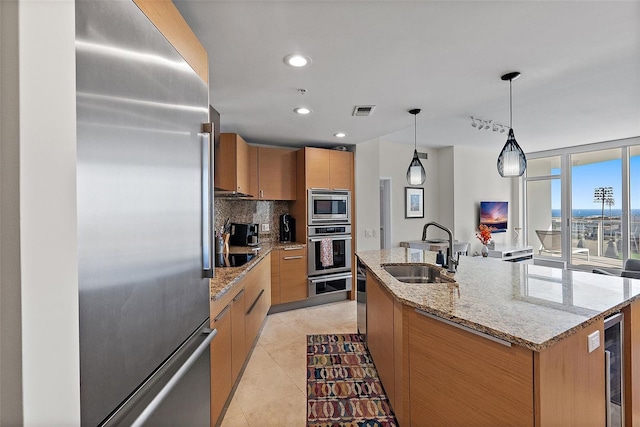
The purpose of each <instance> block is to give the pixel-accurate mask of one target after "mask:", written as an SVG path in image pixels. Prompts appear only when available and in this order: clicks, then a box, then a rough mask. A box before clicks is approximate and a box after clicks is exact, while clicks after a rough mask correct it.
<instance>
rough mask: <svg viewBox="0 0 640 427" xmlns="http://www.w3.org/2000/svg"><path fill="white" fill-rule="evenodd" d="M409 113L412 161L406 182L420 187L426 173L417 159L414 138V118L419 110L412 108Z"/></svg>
mask: <svg viewBox="0 0 640 427" xmlns="http://www.w3.org/2000/svg"><path fill="white" fill-rule="evenodd" d="M409 113H410V114H413V159H411V163H410V164H409V169H407V182H408V183H409V185H422V184H424V181H425V180H426V179H427V173H426V172H425V171H424V167H423V166H422V163H421V162H420V159H419V158H418V140H417V137H416V133H417V131H416V129H417V127H418V125H417V118H416V116H417V115H418V114H420V109H419V108H414V109H413V110H409Z"/></svg>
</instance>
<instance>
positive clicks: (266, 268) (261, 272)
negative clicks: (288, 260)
mask: <svg viewBox="0 0 640 427" xmlns="http://www.w3.org/2000/svg"><path fill="white" fill-rule="evenodd" d="M245 281H246V283H247V285H246V286H245V299H244V309H245V317H244V321H245V325H244V331H245V346H246V348H247V349H250V348H251V347H252V346H253V343H254V341H255V339H256V337H257V336H258V333H259V332H260V328H261V327H262V323H263V322H264V318H265V317H266V316H267V312H268V311H269V308H270V307H271V259H270V258H268V259H267V258H265V259H264V260H262V261H261V262H260V264H258V265H257V266H255V267H254V268H253V269H252V270H251V271H249V272H248V273H247V275H246V277H245Z"/></svg>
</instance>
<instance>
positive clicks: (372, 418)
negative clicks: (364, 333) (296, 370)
mask: <svg viewBox="0 0 640 427" xmlns="http://www.w3.org/2000/svg"><path fill="white" fill-rule="evenodd" d="M397 425H398V422H397V421H396V419H395V417H394V415H393V411H392V410H391V407H390V405H389V400H388V399H387V396H386V394H385V393H384V389H383V388H382V384H381V383H380V379H379V378H378V373H377V372H376V368H375V367H374V365H373V360H372V359H371V356H370V355H369V352H368V351H367V349H366V347H365V345H364V343H363V342H362V339H361V337H360V335H358V334H344V335H307V426H308V427H396V426H397Z"/></svg>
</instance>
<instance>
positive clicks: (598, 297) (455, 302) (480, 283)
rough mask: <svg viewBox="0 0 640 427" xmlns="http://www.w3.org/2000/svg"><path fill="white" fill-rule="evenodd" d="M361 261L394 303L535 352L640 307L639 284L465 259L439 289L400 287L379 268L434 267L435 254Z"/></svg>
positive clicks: (398, 252) (373, 254)
mask: <svg viewBox="0 0 640 427" xmlns="http://www.w3.org/2000/svg"><path fill="white" fill-rule="evenodd" d="M356 255H357V256H358V258H360V260H361V261H362V262H364V263H365V265H366V266H367V267H368V268H369V270H371V272H372V273H373V275H374V276H376V277H377V278H378V279H379V280H380V282H381V283H383V284H384V286H385V287H386V288H387V289H388V290H389V291H390V292H391V294H392V295H393V296H394V298H395V299H397V300H399V301H402V302H403V303H405V304H407V305H410V306H413V307H416V308H418V309H420V310H423V311H425V312H428V313H431V314H433V315H436V316H438V317H441V318H443V319H447V320H450V321H453V322H455V323H458V324H460V325H464V326H467V327H469V328H472V329H474V330H477V331H480V332H484V333H486V334H489V335H492V336H494V337H496V338H500V339H503V340H505V341H509V342H511V343H513V344H518V345H521V346H523V347H526V348H529V349H531V350H534V351H541V350H544V349H545V348H547V347H550V346H551V345H552V344H554V343H555V342H556V341H559V340H561V339H562V338H564V337H566V336H568V335H571V334H572V333H574V332H576V331H578V330H580V329H582V328H584V327H587V326H588V325H590V324H592V323H593V322H594V321H596V320H598V319H602V318H603V317H606V316H608V315H609V314H612V313H614V312H617V311H619V310H620V309H621V308H622V307H624V306H626V305H628V304H630V303H631V302H632V301H634V300H636V299H640V280H634V279H626V278H621V277H614V276H603V275H599V274H592V273H588V272H582V271H572V270H561V269H557V268H551V267H543V266H538V265H532V264H525V263H511V262H506V261H502V260H499V259H494V258H482V257H466V256H462V257H460V265H459V267H458V271H457V272H456V273H455V274H454V275H450V274H447V273H446V272H445V271H444V270H443V273H442V274H443V276H445V277H444V279H445V280H443V281H442V283H429V284H410V283H402V282H400V281H398V280H396V279H395V278H394V277H393V276H391V275H390V274H389V273H388V272H387V271H386V270H385V269H384V268H382V265H387V264H407V263H408V264H431V265H435V258H436V252H430V251H423V250H419V249H409V248H394V249H386V250H375V251H358V252H357V253H356ZM447 278H448V279H452V280H454V282H446V279H447Z"/></svg>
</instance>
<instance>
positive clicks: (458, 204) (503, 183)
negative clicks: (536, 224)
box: [453, 147, 520, 253]
mask: <svg viewBox="0 0 640 427" xmlns="http://www.w3.org/2000/svg"><path fill="white" fill-rule="evenodd" d="M453 152H454V165H453V168H454V170H455V171H456V175H455V180H454V211H455V225H454V229H455V237H456V239H458V240H460V241H467V242H469V243H471V246H470V253H473V252H480V249H481V247H482V245H481V243H480V241H479V240H478V239H477V238H476V237H475V232H476V230H477V228H478V225H479V220H480V202H481V201H508V202H509V219H508V221H509V230H508V231H507V232H506V233H494V234H493V240H494V241H495V242H496V244H503V245H511V243H512V242H511V235H512V232H511V230H512V228H513V227H514V226H515V223H514V218H513V212H514V209H513V207H512V205H513V204H514V202H513V201H512V200H511V197H512V186H513V185H516V186H517V185H518V181H519V179H520V178H502V177H501V176H500V175H499V174H498V171H497V169H496V160H497V157H498V154H499V153H497V152H494V151H491V150H479V149H474V148H469V147H465V148H457V147H454V149H453ZM515 220H517V217H516V218H515Z"/></svg>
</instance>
